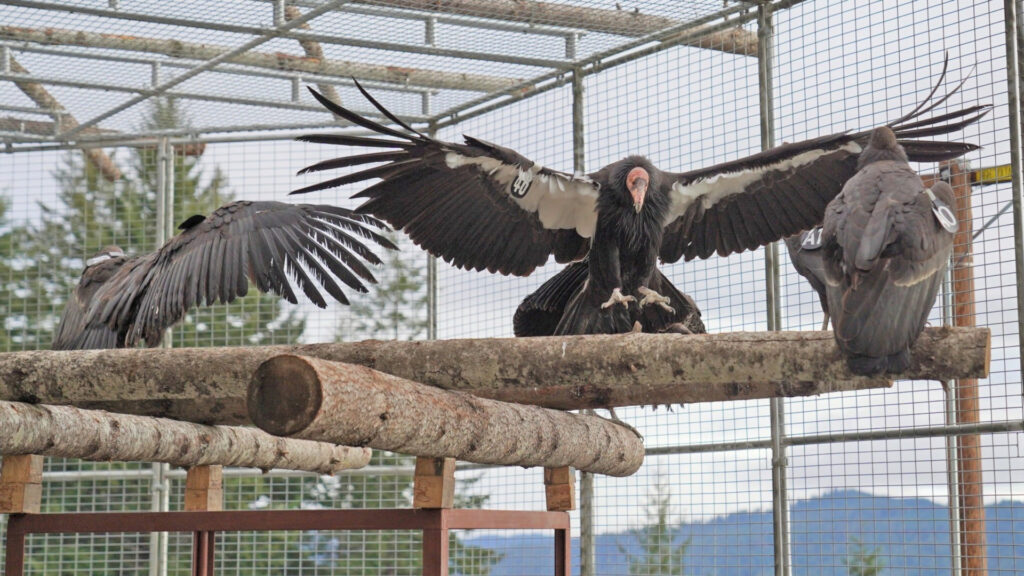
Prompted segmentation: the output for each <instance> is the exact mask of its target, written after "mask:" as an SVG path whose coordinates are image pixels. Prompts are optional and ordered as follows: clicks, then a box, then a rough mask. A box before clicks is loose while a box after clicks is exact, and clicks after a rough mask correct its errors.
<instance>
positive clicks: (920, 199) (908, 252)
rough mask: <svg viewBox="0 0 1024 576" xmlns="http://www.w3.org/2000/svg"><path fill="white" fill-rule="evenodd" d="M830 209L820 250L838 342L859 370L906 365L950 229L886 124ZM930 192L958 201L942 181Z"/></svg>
mask: <svg viewBox="0 0 1024 576" xmlns="http://www.w3.org/2000/svg"><path fill="white" fill-rule="evenodd" d="M857 168H858V171H857V174H856V175H855V176H854V177H853V178H851V179H850V180H849V182H847V183H846V185H845V186H843V190H842V192H840V193H839V195H838V196H836V198H835V199H834V200H832V202H830V203H829V205H828V208H827V209H826V210H825V222H824V226H823V230H822V255H823V257H824V263H825V278H826V292H827V294H828V309H829V312H830V313H831V315H832V323H833V331H834V334H835V338H836V344H837V345H838V346H839V349H840V350H842V351H843V353H844V354H846V356H847V361H848V364H849V366H850V369H851V370H852V371H853V372H855V373H857V374H879V373H882V372H891V373H896V372H901V371H903V370H905V369H906V368H907V367H908V366H909V363H910V347H911V346H912V345H913V344H914V342H915V341H916V340H917V338H918V336H919V335H920V334H921V331H922V330H923V329H924V325H925V322H926V321H927V320H928V313H929V312H930V311H931V309H932V306H933V305H934V303H935V296H936V294H937V293H938V290H939V285H940V284H941V283H942V277H943V275H944V274H945V271H946V266H947V263H948V261H949V257H950V253H951V252H952V247H953V233H952V232H950V231H948V230H946V229H945V228H943V226H942V224H941V223H940V221H939V219H938V218H937V216H936V215H935V214H934V213H933V201H932V199H931V198H930V197H929V194H928V192H927V191H926V189H925V187H924V185H923V184H922V182H921V179H920V178H919V177H918V175H917V174H916V173H915V172H914V171H913V170H912V169H911V168H910V166H909V164H908V163H907V155H906V153H905V152H904V150H903V148H902V147H901V146H900V145H899V144H898V143H897V142H896V137H895V135H894V134H893V132H892V131H891V130H890V129H889V128H887V127H884V126H883V127H880V128H876V129H875V130H874V131H873V132H872V134H871V139H870V141H869V142H868V146H867V147H866V148H865V149H864V152H863V153H862V154H861V156H860V160H859V161H858V164H857ZM931 193H932V194H934V196H935V197H936V198H937V199H938V201H939V202H942V203H944V204H945V205H946V207H947V208H949V207H951V206H953V205H954V201H955V199H954V196H953V189H952V188H950V186H949V185H948V184H946V183H945V182H940V183H938V184H936V185H935V186H933V187H932V188H931Z"/></svg>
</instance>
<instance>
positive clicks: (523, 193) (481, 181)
mask: <svg viewBox="0 0 1024 576" xmlns="http://www.w3.org/2000/svg"><path fill="white" fill-rule="evenodd" d="M944 77H945V69H943V76H942V78H940V80H939V82H938V83H937V84H936V87H935V89H933V90H932V93H931V94H929V96H928V98H927V99H926V100H925V103H922V104H921V105H920V106H918V107H917V108H915V109H914V110H913V111H912V112H911V113H909V114H907V115H906V116H904V117H903V118H900V119H899V120H896V121H894V122H892V123H891V124H890V126H892V127H893V129H894V130H895V131H896V134H897V137H898V138H899V139H900V143H901V144H902V145H903V147H904V148H905V149H906V151H907V154H908V155H909V156H910V157H911V159H913V160H915V161H928V162H933V161H939V160H944V159H948V158H954V157H957V156H960V155H962V154H964V153H966V152H968V151H971V150H974V149H976V146H974V145H971V144H965V143H960V142H928V141H918V140H914V139H915V138H920V137H925V136H934V135H939V134H946V133H949V132H953V131H956V130H959V129H960V128H962V127H964V126H966V125H968V124H971V123H972V122H974V121H976V120H977V119H978V118H980V117H981V116H982V115H984V114H985V113H986V112H987V109H988V107H987V106H973V107H969V108H966V109H963V110H958V111H956V112H951V113H947V114H942V115H939V116H934V117H931V118H927V119H919V118H920V117H921V116H923V115H924V114H926V113H927V112H929V111H931V110H932V109H934V108H935V107H936V106H938V105H939V104H941V103H942V102H944V101H945V100H946V99H947V98H948V97H949V95H947V96H945V97H943V98H940V99H939V100H938V101H937V102H935V103H933V104H931V105H927V102H928V100H930V99H931V97H932V96H933V95H934V94H935V92H936V91H937V90H938V87H939V86H940V85H941V83H942V79H943V78H944ZM961 85H962V82H961ZM957 89H959V86H957V88H956V89H954V90H953V91H952V92H950V95H951V94H953V93H954V92H956V90H957ZM360 90H362V88H360ZM311 91H312V92H313V94H314V96H315V97H316V98H317V99H318V100H319V101H320V102H321V103H322V104H323V105H324V106H325V107H326V108H327V109H328V110H330V111H331V112H332V113H334V114H336V115H337V116H340V117H342V118H345V119H347V120H349V121H351V122H353V123H355V124H357V125H359V126H362V127H364V128H368V129H370V130H373V131H375V132H377V133H378V134H380V135H381V136H383V137H363V136H355V135H345V134H333V135H332V134H317V135H309V136H303V137H300V138H299V139H300V140H303V141H306V142H315V143H325V144H338V145H346V146H362V147H373V148H381V149H383V150H382V151H380V152H371V153H365V154H358V155H352V156H344V157H341V158H336V159H332V160H326V161H323V162H320V163H318V164H314V165H312V166H309V167H308V168H305V169H304V170H303V171H302V172H311V171H319V170H326V169H333V168H342V167H351V166H361V165H365V164H377V165H375V166H373V167H370V168H364V169H362V170H360V171H357V172H354V173H349V174H346V175H343V176H340V177H337V178H334V179H331V180H327V181H324V182H321V183H318V184H314V185H312V186H308V187H305V188H302V189H299V190H296V191H295V192H293V194H299V193H307V192H313V191H316V190H323V189H327V188H332V187H335V186H341V185H343V184H349V183H354V182H364V181H368V180H373V179H380V181H379V182H377V183H375V184H373V185H371V186H369V187H368V188H366V189H365V190H363V191H362V192H360V193H358V194H357V195H356V197H360V198H366V199H367V200H366V202H365V203H364V204H362V205H361V206H360V207H359V208H358V209H357V210H358V211H360V212H364V213H368V214H373V215H374V216H377V217H379V218H381V219H383V220H385V221H387V222H388V223H390V224H391V225H392V226H394V227H395V228H400V229H403V230H405V232H406V233H407V234H408V235H409V237H410V238H412V240H413V241H414V242H416V243H417V244H419V245H420V246H422V247H423V248H425V249H426V250H428V251H429V252H431V253H432V254H435V255H437V256H439V257H441V258H444V259H445V260H446V261H448V262H450V263H451V264H453V265H455V266H458V267H461V268H466V269H475V270H484V269H486V270H489V271H492V272H501V273H503V274H515V275H526V274H529V273H530V272H532V271H533V270H534V269H535V268H536V267H537V266H540V265H542V264H544V262H546V261H547V259H548V257H549V256H551V255H554V257H555V259H556V260H557V261H558V262H568V261H573V260H577V259H579V258H582V257H583V256H584V255H589V257H588V262H589V264H588V273H587V275H586V277H585V278H584V279H583V281H582V282H581V283H580V284H579V286H578V287H577V288H576V290H575V292H574V294H573V296H572V297H571V298H570V299H569V301H568V302H567V303H566V304H565V310H564V312H563V313H562V315H561V318H560V320H559V322H558V323H557V325H556V327H555V333H558V334H577V333H594V332H623V331H627V330H630V329H631V328H632V326H633V323H634V321H637V320H638V319H639V317H640V316H641V314H642V312H644V311H645V310H647V309H648V308H650V309H652V310H653V309H660V310H663V311H664V312H666V313H667V314H666V315H667V316H669V317H672V318H673V319H676V318H675V317H676V316H677V315H678V314H679V313H680V312H683V313H684V314H687V315H688V313H689V312H690V311H688V310H682V308H683V307H685V306H686V305H687V304H686V303H685V302H679V301H676V300H675V299H673V298H671V297H669V296H666V295H665V294H663V293H661V292H659V291H658V290H657V289H655V288H654V287H653V286H652V285H651V283H650V282H651V280H652V279H653V278H654V277H655V271H656V269H655V264H656V260H657V259H658V258H659V257H660V258H661V260H662V261H664V262H675V261H677V260H679V259H680V258H683V257H685V258H686V259H692V258H697V257H699V258H707V257H709V256H711V255H712V254H715V253H718V254H720V255H722V256H726V255H728V254H732V253H735V252H741V251H743V250H750V249H754V248H757V247H758V246H761V245H764V244H766V243H768V242H772V241H774V240H778V239H780V238H783V237H785V236H789V235H792V234H796V233H797V232H800V231H801V230H805V229H808V228H810V227H811V226H814V225H816V224H818V223H820V222H821V220H822V216H823V214H824V212H825V206H826V205H827V204H828V202H829V201H830V200H831V199H832V198H833V197H835V195H836V194H838V193H839V190H840V189H841V188H842V186H843V183H844V182H846V180H847V179H849V178H850V177H851V176H853V174H854V173H855V172H856V165H857V157H858V155H859V154H860V152H861V150H862V149H863V147H864V146H865V145H866V143H867V138H868V132H857V133H841V134H833V135H831V136H824V137H820V138H815V139H812V140H807V141H805V142H798V143H794V144H783V145H782V146H779V147H776V148H773V149H771V150H767V151H765V152H762V153H760V154H755V155H753V156H749V157H747V158H744V159H741V160H737V161H734V162H727V163H724V164H719V165H717V166H712V167H710V168H704V169H700V170H694V171H691V172H678V173H677V172H666V171H662V170H659V169H658V168H657V167H655V166H654V165H653V164H651V162H650V161H648V160H647V159H646V158H644V157H642V156H629V157H627V158H624V159H622V160H619V161H618V162H614V163H612V164H610V165H608V166H605V167H604V168H602V169H600V170H598V171H597V172H594V173H592V174H587V175H581V174H569V173H565V172H559V171H557V170H552V169H550V168H545V167H543V166H541V165H539V164H537V163H536V162H533V161H532V160H529V159H527V158H525V157H523V156H522V155H520V154H518V153H516V152H515V151H513V150H510V149H508V148H503V147H501V146H498V145H496V144H491V143H488V142H485V141H483V140H480V139H477V138H473V137H469V136H466V137H465V142H464V143H461V144H460V143H453V142H443V141H440V140H435V139H433V138H430V137H427V136H425V135H423V134H421V133H419V132H416V131H415V130H414V129H413V128H411V127H410V126H408V125H407V124H405V123H403V122H401V121H400V120H399V119H398V118H397V117H395V116H394V115H393V114H391V113H390V112H389V111H388V110H386V109H385V108H384V107H383V106H381V105H380V104H379V103H378V102H377V101H376V100H374V99H373V98H372V97H371V96H370V95H369V94H368V93H367V92H366V91H363V95H364V96H365V97H366V98H367V99H368V100H369V101H370V102H371V103H372V104H373V105H374V106H375V107H376V108H377V109H378V110H379V111H380V112H381V113H382V114H384V115H385V116H386V117H388V118H389V119H391V120H392V121H394V122H396V123H397V124H398V125H399V126H400V128H391V127H388V126H383V125H381V124H379V123H377V122H374V121H372V120H369V119H366V118H363V117H361V116H359V115H358V114H355V113H354V112H351V111H349V110H347V109H345V108H342V107H341V106H339V105H337V104H335V103H333V102H331V101H329V100H328V99H326V98H324V97H323V96H321V95H320V94H318V93H317V92H316V91H313V90H311Z"/></svg>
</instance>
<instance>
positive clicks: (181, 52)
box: [0, 26, 523, 92]
mask: <svg viewBox="0 0 1024 576" xmlns="http://www.w3.org/2000/svg"><path fill="white" fill-rule="evenodd" d="M0 40H10V41H12V42H34V43H38V44H42V45H46V46H53V45H56V46H81V47H83V48H104V49H110V50H129V51H133V52H145V53H149V54H163V55H164V56H168V57H171V58H185V59H189V60H200V61H201V60H211V59H213V58H219V57H223V56H224V54H226V53H229V52H231V51H232V48H234V47H233V46H218V45H215V44H210V43H206V42H202V43H194V42H185V41H182V40H174V39H170V38H147V37H142V36H130V35H127V34H105V33H101V32H89V31H85V30H68V29H66V28H54V27H47V28H22V27H18V26H0ZM227 61H228V62H231V63H233V64H242V65H244V66H251V67H253V68H268V69H271V70H289V71H296V72H309V73H313V74H323V75H325V76H338V77H340V78H349V77H353V78H357V79H360V80H364V79H365V80H376V81H379V82H393V83H396V84H401V85H405V86H419V87H424V88H438V89H446V90H472V91H478V92H494V91H497V90H505V89H508V88H511V87H512V86H515V85H517V84H519V83H520V82H522V81H523V79H521V78H506V77H501V76H488V75H483V74H472V73H469V72H449V71H445V70H426V69H420V68H409V67H405V66H383V65H379V64H367V63H364V62H357V61H346V60H318V59H315V58H309V57H306V56H299V55H295V54H290V53H285V52H257V51H252V50H250V51H246V52H242V53H241V54H236V55H234V56H232V57H230V58H228V60H227ZM16 73H21V72H17V71H16Z"/></svg>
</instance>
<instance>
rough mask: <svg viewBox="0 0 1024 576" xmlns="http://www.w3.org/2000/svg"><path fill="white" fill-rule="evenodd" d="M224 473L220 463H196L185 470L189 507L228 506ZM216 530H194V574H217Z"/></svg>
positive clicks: (199, 509) (216, 508) (203, 509)
mask: <svg viewBox="0 0 1024 576" xmlns="http://www.w3.org/2000/svg"><path fill="white" fill-rule="evenodd" d="M223 478H224V473H223V469H222V467H220V466H216V465H212V466H193V467H191V468H189V469H188V472H187V473H186V474H185V511H186V512H208V511H219V510H223V509H224V487H223ZM215 535H216V532H214V531H212V530H197V531H195V532H193V533H192V574H193V576H207V575H209V574H213V553H214V548H215V547H214V543H215V542H216V536H215Z"/></svg>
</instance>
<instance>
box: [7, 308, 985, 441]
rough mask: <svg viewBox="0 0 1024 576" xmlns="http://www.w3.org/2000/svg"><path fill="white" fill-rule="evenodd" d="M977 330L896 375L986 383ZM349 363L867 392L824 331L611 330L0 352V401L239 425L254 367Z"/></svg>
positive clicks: (555, 395) (539, 396) (933, 336)
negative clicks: (294, 358) (296, 358)
mask: <svg viewBox="0 0 1024 576" xmlns="http://www.w3.org/2000/svg"><path fill="white" fill-rule="evenodd" d="M989 338H990V336H989V331H988V330H987V329H984V328H927V329H925V331H924V333H923V334H922V335H921V338H920V339H919V340H918V341H917V344H915V345H914V348H913V350H912V358H911V366H910V368H909V369H908V370H907V371H906V372H904V373H903V374H900V375H898V377H899V378H905V379H933V380H949V379H955V378H972V377H977V378H981V377H984V376H986V375H987V374H988V365H989ZM280 354H296V355H302V356H312V357H316V358H324V359H327V360H334V361H337V362H348V363H350V364H360V365H362V366H367V367H370V368H374V369H376V370H380V371H381V372H387V373H389V374H394V375H396V376H401V377H403V378H408V379H409V380H413V381H415V382H421V383H423V384H429V385H431V386H437V387H438V388H445V389H448V390H463V391H466V392H471V393H473V394H475V395H477V396H483V397H487V398H495V399H499V400H504V401H508V402H516V403H519V404H534V405H538V406H545V407H547V408H560V409H563V410H571V409H580V408H595V407H597V408H601V407H617V406H636V405H652V404H689V403H695V402H711V401H720V400H750V399H755V398H770V397H778V396H787V397H788V396H810V395H815V394H824V393H827V392H840V391H848V390H859V389H864V388H877V387H883V386H888V385H890V383H889V381H888V380H883V379H874V380H872V379H866V378H863V377H859V376H855V375H853V374H852V373H850V371H849V370H848V369H847V367H846V360H845V359H844V358H843V356H842V355H841V354H840V353H839V351H838V349H837V348H836V346H835V342H833V340H832V333H831V332H736V333H728V334H699V335H692V336H682V335H678V334H617V335H610V336H552V337H544V338H506V339H494V338H492V339H476V340H434V341H423V342H395V341H387V342H383V341H372V340H371V341H366V342H350V343H332V344H306V345H299V346H259V347H245V348H176V349H149V350H142V349H136V350H125V349H121V350H80V351H66V352H53V351H33V352H11V353H7V354H0V400H16V401H22V402H32V403H36V402H41V403H45V404H72V405H75V406H79V407H81V408H96V409H103V410H110V411H112V412H126V413H133V414H147V415H152V416H167V417H171V418H176V419H180V420H189V421H192V422H204V423H216V424H239V423H247V422H248V421H249V418H248V414H247V412H246V409H245V393H246V387H247V386H248V385H249V380H250V379H251V378H252V374H253V372H254V371H255V370H256V368H257V367H258V366H259V365H260V364H261V363H262V362H263V361H265V360H267V359H268V358H271V357H273V356H277V355H280Z"/></svg>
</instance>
